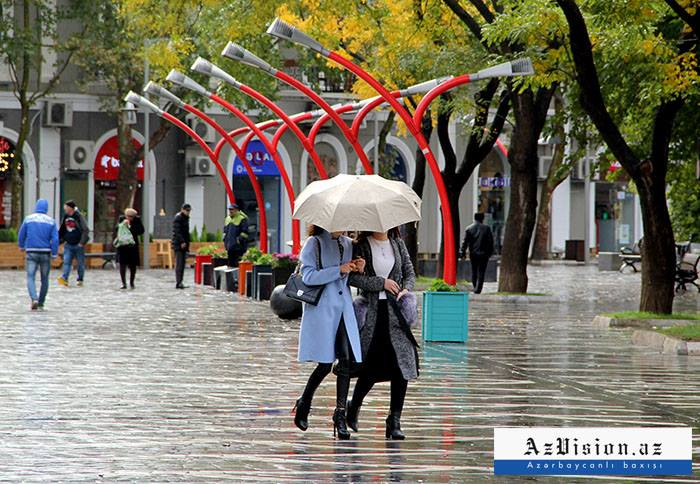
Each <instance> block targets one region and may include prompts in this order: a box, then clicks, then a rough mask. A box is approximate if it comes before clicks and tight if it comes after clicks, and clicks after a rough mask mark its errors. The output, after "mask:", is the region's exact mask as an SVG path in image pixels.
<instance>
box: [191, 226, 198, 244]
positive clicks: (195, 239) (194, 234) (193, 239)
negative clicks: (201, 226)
mask: <svg viewBox="0 0 700 484" xmlns="http://www.w3.org/2000/svg"><path fill="white" fill-rule="evenodd" d="M190 242H199V235H198V234H197V227H195V228H193V229H192V232H190Z"/></svg>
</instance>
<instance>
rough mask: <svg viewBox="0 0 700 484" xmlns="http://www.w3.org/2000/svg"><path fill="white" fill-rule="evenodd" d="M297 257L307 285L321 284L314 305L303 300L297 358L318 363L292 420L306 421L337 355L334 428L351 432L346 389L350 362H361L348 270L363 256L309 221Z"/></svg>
mask: <svg viewBox="0 0 700 484" xmlns="http://www.w3.org/2000/svg"><path fill="white" fill-rule="evenodd" d="M308 235H309V238H308V239H307V241H306V243H305V244H304V247H303V249H302V250H301V254H300V255H299V260H300V262H301V276H302V281H303V282H304V284H306V285H308V286H324V290H323V293H322V295H321V299H320V300H319V302H318V304H317V305H316V306H314V305H311V304H304V312H303V315H302V318H301V329H300V330H299V353H298V360H299V361H302V362H303V361H314V362H317V363H318V365H317V366H316V369H315V370H314V371H313V373H311V376H310V377H309V380H308V382H307V384H306V388H304V393H303V394H302V396H301V397H300V398H299V399H298V400H297V402H296V405H295V407H294V412H295V415H294V424H295V425H296V426H297V427H298V428H299V429H300V430H302V431H305V430H306V429H307V428H308V427H309V423H308V416H309V411H310V410H311V400H312V399H313V396H314V393H315V392H316V389H317V388H318V386H319V385H320V384H321V382H322V381H323V380H324V378H326V376H328V374H329V373H330V372H331V370H332V367H333V362H334V361H335V360H338V365H337V376H338V380H337V384H336V408H335V412H334V414H333V434H335V433H336V432H337V434H338V438H340V439H342V440H346V439H349V438H350V432H349V431H348V428H347V423H346V405H347V399H348V391H349V389H350V363H351V362H353V361H354V362H357V363H361V362H362V348H361V346H360V331H359V329H358V326H357V320H356V319H355V310H354V308H353V305H352V295H351V293H350V288H349V287H348V274H350V273H351V272H353V271H362V270H364V261H361V260H353V258H352V240H351V239H350V238H348V237H345V236H343V235H342V234H341V233H340V232H334V233H332V234H331V233H329V232H327V231H326V230H324V229H322V228H320V227H316V226H314V225H312V226H311V227H310V229H309V234H308Z"/></svg>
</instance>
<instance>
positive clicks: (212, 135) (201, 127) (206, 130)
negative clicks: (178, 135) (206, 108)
mask: <svg viewBox="0 0 700 484" xmlns="http://www.w3.org/2000/svg"><path fill="white" fill-rule="evenodd" d="M185 120H186V122H187V125H188V126H189V127H190V128H192V130H193V131H194V132H195V133H197V134H198V135H199V136H201V138H202V139H203V140H204V141H205V142H206V143H215V142H216V130H215V129H214V128H212V127H211V126H209V125H208V124H207V123H205V122H204V121H202V120H201V119H200V118H198V117H197V116H195V115H193V114H191V115H189V116H187V118H186V119H185Z"/></svg>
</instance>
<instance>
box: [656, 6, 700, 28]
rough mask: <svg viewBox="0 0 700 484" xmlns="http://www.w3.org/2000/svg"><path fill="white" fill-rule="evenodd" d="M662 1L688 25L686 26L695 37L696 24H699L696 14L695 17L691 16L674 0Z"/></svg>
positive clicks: (699, 18) (699, 19)
mask: <svg viewBox="0 0 700 484" xmlns="http://www.w3.org/2000/svg"><path fill="white" fill-rule="evenodd" d="M664 1H665V2H666V4H667V5H668V6H669V7H671V10H673V11H674V12H675V13H676V15H678V16H679V17H680V19H681V20H682V21H683V22H685V23H686V24H688V26H689V27H690V28H691V29H692V30H693V32H695V34H696V35H698V34H699V32H698V30H699V27H698V24H700V16H698V14H697V13H696V14H695V15H691V14H690V12H688V11H687V10H686V9H685V8H683V7H682V6H681V5H680V4H679V3H678V2H676V0H664Z"/></svg>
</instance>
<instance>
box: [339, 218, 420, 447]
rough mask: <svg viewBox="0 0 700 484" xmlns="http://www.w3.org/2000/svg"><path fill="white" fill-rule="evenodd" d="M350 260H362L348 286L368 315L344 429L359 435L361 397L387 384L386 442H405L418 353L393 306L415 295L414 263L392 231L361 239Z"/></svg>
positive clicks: (396, 233)
mask: <svg viewBox="0 0 700 484" xmlns="http://www.w3.org/2000/svg"><path fill="white" fill-rule="evenodd" d="M353 258H357V259H359V258H362V259H364V260H365V270H364V272H363V273H352V274H350V279H349V282H350V285H351V286H355V287H357V288H359V289H360V291H361V294H362V295H363V296H364V297H366V298H367V314H366V316H365V320H364V321H358V324H359V325H360V343H361V344H362V361H363V362H364V363H363V365H362V370H361V372H360V375H359V378H358V380H357V384H356V385H355V391H354V392H353V396H352V401H351V402H350V403H349V405H348V408H347V424H348V426H349V427H350V428H352V429H353V430H354V431H356V432H357V416H358V412H359V410H360V406H361V405H362V401H363V400H364V398H365V396H367V394H368V393H369V391H370V390H371V389H372V386H374V384H375V383H377V382H382V381H390V382H391V404H390V409H391V410H390V413H389V417H388V418H387V419H386V438H387V439H396V440H403V439H404V438H405V436H404V434H403V433H402V432H401V412H402V410H403V403H404V399H405V397H406V389H407V386H408V380H412V379H414V378H417V377H418V354H417V352H416V348H417V343H416V340H415V338H414V337H413V334H412V333H411V330H410V328H409V327H408V325H407V324H406V321H405V320H404V319H403V318H402V317H401V315H400V314H398V309H397V306H396V301H397V300H399V299H401V298H402V297H403V296H404V295H405V294H406V293H407V292H409V291H411V290H413V286H414V284H415V280H416V276H415V272H414V271H413V264H412V263H411V258H410V256H409V254H408V249H407V248H406V245H405V244H404V242H403V240H401V237H400V235H399V232H398V230H396V229H392V230H391V231H389V233H381V232H379V233H369V234H367V233H365V234H361V236H360V238H359V240H358V242H357V244H356V245H355V249H354V253H353Z"/></svg>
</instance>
